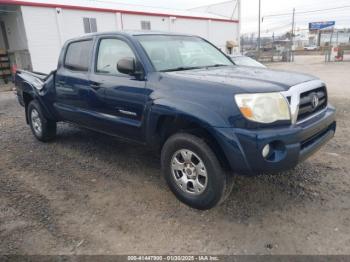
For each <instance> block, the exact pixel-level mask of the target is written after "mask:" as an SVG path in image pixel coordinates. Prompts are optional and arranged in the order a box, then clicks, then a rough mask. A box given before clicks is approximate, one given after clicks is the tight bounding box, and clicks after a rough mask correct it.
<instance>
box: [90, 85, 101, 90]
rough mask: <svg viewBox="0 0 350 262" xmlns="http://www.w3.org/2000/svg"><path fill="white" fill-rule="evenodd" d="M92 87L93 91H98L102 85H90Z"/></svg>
mask: <svg viewBox="0 0 350 262" xmlns="http://www.w3.org/2000/svg"><path fill="white" fill-rule="evenodd" d="M90 87H91V88H92V89H95V90H98V89H100V88H101V85H100V84H99V83H91V84H90Z"/></svg>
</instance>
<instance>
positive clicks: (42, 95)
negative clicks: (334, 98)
mask: <svg viewBox="0 0 350 262" xmlns="http://www.w3.org/2000/svg"><path fill="white" fill-rule="evenodd" d="M15 82H16V87H17V95H18V99H19V102H20V104H21V105H22V106H24V108H25V116H26V120H27V123H28V124H29V125H30V127H31V130H32V132H33V134H34V136H35V137H36V138H37V139H38V140H40V141H43V142H46V141H50V140H52V139H54V137H55V135H56V123H57V122H60V121H64V122H70V123H74V124H76V125H78V126H81V127H85V128H89V129H92V130H95V131H98V132H101V133H105V134H108V135H111V136H115V137H120V138H124V139H128V140H132V141H136V142H139V143H142V144H144V145H146V146H148V147H152V148H154V149H155V150H156V151H157V152H159V153H160V155H161V167H162V173H163V175H164V177H165V180H166V181H167V184H168V185H169V187H170V189H171V190H172V191H173V193H174V194H175V195H176V196H177V197H178V198H179V199H180V200H181V201H183V202H184V203H186V204H188V205H189V206H191V207H194V208H197V209H209V208H212V207H214V206H215V205H217V204H218V203H220V202H222V201H223V200H224V199H225V198H226V197H227V196H228V194H229V193H230V190H231V189H232V184H233V175H232V174H241V175H256V174H263V173H273V172H280V171H284V170H288V169H291V168H293V167H295V166H296V165H297V164H298V163H300V162H301V161H303V160H305V159H306V158H307V157H309V156H310V155H311V154H313V153H314V152H315V151H317V150H318V149H319V148H320V147H321V146H322V145H324V144H325V143H326V142H327V141H328V140H329V139H331V138H332V137H333V136H334V133H335V129H336V120H335V109H334V108H333V107H332V106H331V105H329V103H328V96H327V89H326V85H325V84H324V83H323V82H322V81H321V80H319V79H317V78H315V77H312V76H309V75H305V74H296V73H289V72H284V71H275V70H269V69H265V68H249V67H243V66H236V65H235V64H234V63H233V62H232V61H231V60H230V59H229V57H227V56H226V55H225V54H224V53H222V52H221V51H220V50H219V49H218V48H216V47H215V46H214V45H212V44H211V43H209V42H208V41H206V40H204V39H202V38H200V37H197V36H189V35H176V34H166V33H154V32H147V33H145V32H131V33H126V32H123V33H121V32H112V33H97V34H91V35H86V36H84V37H79V38H76V39H72V40H69V41H67V42H66V43H65V45H64V46H63V48H62V52H61V54H60V57H59V61H58V67H57V70H55V71H53V72H51V73H50V74H48V75H45V74H40V73H34V72H27V71H20V70H19V71H18V72H17V74H16V78H15ZM130 161H132V160H130Z"/></svg>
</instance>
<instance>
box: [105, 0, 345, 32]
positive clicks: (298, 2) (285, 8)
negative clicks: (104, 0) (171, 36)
mask: <svg viewBox="0 0 350 262" xmlns="http://www.w3.org/2000/svg"><path fill="white" fill-rule="evenodd" d="M108 1H110V2H113V1H114V2H119V3H128V4H139V5H147V6H153V7H161V8H170V9H188V8H191V7H196V6H201V5H206V4H211V3H219V2H223V1H225V0H190V1H189V0H108ZM241 1H242V19H241V21H242V23H241V25H242V33H243V34H251V33H255V34H256V33H257V30H258V6H259V4H258V3H259V0H241ZM261 5H262V8H261V9H262V16H266V17H265V18H264V20H263V23H262V33H263V35H264V34H266V35H270V34H272V33H273V32H275V33H276V34H278V33H283V32H286V31H287V30H288V29H289V28H291V26H292V12H293V8H295V9H296V17H295V21H296V28H297V29H298V28H299V29H307V28H308V23H309V22H319V21H334V20H335V21H336V27H338V28H344V27H347V28H350V0H333V1H330V0H307V1H306V0H261ZM344 6H348V7H347V8H341V9H335V10H328V11H321V12H314V13H307V14H298V12H305V11H310V10H319V9H327V8H337V7H344ZM273 14H286V15H283V16H274V17H268V15H273ZM289 30H290V29H289Z"/></svg>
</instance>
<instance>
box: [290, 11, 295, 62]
mask: <svg viewBox="0 0 350 262" xmlns="http://www.w3.org/2000/svg"><path fill="white" fill-rule="evenodd" d="M294 27H295V8H293V19H292V35H291V38H290V40H291V45H290V49H291V50H290V51H291V52H290V58H291V59H290V61H291V62H294V54H293V45H294Z"/></svg>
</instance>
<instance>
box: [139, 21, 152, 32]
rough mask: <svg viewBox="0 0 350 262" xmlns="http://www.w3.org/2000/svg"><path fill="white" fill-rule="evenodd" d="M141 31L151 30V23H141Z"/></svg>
mask: <svg viewBox="0 0 350 262" xmlns="http://www.w3.org/2000/svg"><path fill="white" fill-rule="evenodd" d="M141 30H151V22H150V21H141Z"/></svg>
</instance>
